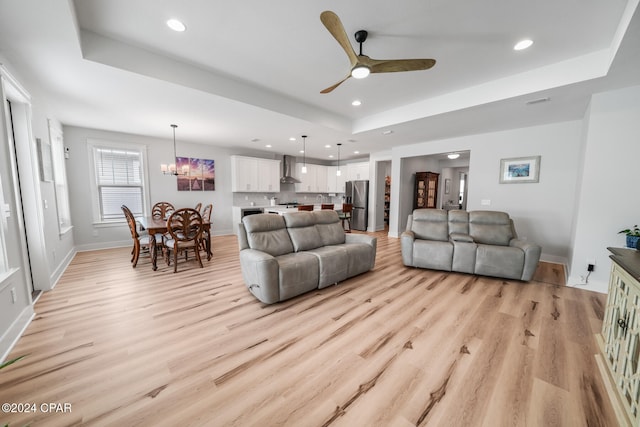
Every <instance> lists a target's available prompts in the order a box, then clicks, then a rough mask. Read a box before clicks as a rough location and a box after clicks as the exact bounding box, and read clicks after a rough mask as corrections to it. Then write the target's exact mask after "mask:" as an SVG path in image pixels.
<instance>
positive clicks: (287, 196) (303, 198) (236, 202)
mask: <svg viewBox="0 0 640 427" xmlns="http://www.w3.org/2000/svg"><path fill="white" fill-rule="evenodd" d="M294 188H295V187H294V184H281V185H280V190H281V191H280V192H279V193H233V206H252V205H251V203H252V202H253V204H254V205H253V206H268V205H269V204H270V203H271V198H272V197H276V198H277V199H278V201H277V203H291V202H298V203H309V204H316V203H334V204H339V203H342V194H339V195H336V196H329V194H327V193H321V194H322V201H321V200H320V197H318V194H315V193H296V192H295V190H294Z"/></svg>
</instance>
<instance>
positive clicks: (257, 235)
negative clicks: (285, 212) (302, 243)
mask: <svg viewBox="0 0 640 427" xmlns="http://www.w3.org/2000/svg"><path fill="white" fill-rule="evenodd" d="M242 224H244V228H245V230H246V233H247V243H248V244H249V247H250V248H251V249H256V250H259V251H262V252H266V253H268V254H269V255H271V256H278V255H283V254H287V253H290V252H293V244H292V243H291V238H290V237H289V233H287V229H286V227H285V223H284V218H282V217H281V216H280V215H272V214H258V215H248V216H245V217H244V218H242Z"/></svg>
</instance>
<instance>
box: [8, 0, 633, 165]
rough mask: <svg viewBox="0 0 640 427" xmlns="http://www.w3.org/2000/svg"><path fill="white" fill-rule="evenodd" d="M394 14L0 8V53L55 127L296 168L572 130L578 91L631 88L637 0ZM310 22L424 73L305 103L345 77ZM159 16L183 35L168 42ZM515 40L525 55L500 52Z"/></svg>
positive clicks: (207, 6) (54, 2)
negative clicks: (270, 156) (338, 26)
mask: <svg viewBox="0 0 640 427" xmlns="http://www.w3.org/2000/svg"><path fill="white" fill-rule="evenodd" d="M398 4H399V3H397V2H389V1H386V0H369V1H364V0H358V1H350V2H345V1H336V0H322V1H321V0H308V1H300V0H280V1H278V2H265V1H263V0H245V1H243V2H232V1H227V2H219V1H218V2H212V1H210V0H190V1H188V2H186V1H178V0H108V1H105V0H76V1H72V0H47V1H42V0H0V55H2V56H4V57H5V58H6V59H7V60H8V61H9V63H10V64H11V65H13V66H14V67H15V68H17V69H18V70H19V71H20V74H21V75H25V76H27V78H28V79H29V81H30V82H32V85H33V84H36V83H34V82H37V85H38V86H39V88H38V89H37V90H38V93H44V94H46V95H47V102H48V105H49V107H50V108H51V109H53V111H55V112H56V115H57V117H56V118H57V119H59V120H60V121H61V122H62V123H64V124H68V125H75V126H83V127H90V128H97V129H106V130H112V131H119V132H127V133H134V134H142V135H149V136H154V137H160V138H167V139H169V138H170V137H171V128H170V127H169V124H171V123H177V124H178V125H179V127H178V130H177V137H178V140H187V141H191V142H197V143H205V144H214V145H220V146H229V147H246V148H251V149H256V150H264V151H273V152H275V153H277V154H293V155H295V154H298V151H299V149H300V148H301V141H300V140H301V139H300V135H302V134H307V135H309V137H308V138H307V156H308V157H315V158H319V159H327V156H328V155H329V154H333V155H335V154H336V147H335V143H337V142H342V143H343V147H342V152H341V156H342V157H343V158H349V157H361V156H362V155H366V154H368V153H370V152H374V151H380V150H384V149H388V148H390V147H392V146H397V145H403V144H410V143H416V142H422V141H429V140H434V139H438V138H446V137H453V136H459V135H465V134H470V133H480V132H488V131H494V130H500V129H508V128H513V127H521V126H531V125H536V124H541V123H548V122H553V121H563V120H573V119H578V118H581V117H582V116H583V114H584V112H585V109H586V107H587V105H588V102H589V97H590V95H591V94H592V93H594V92H598V91H602V90H607V89H612V88H618V87H624V86H628V85H635V84H640V72H637V71H638V70H639V69H640V33H639V32H638V27H640V23H639V22H640V16H639V15H640V12H638V11H637V10H636V9H637V5H638V0H607V1H595V0H589V1H584V0H565V1H561V2H558V1H553V0H543V1H536V2H530V1H521V0H511V1H503V0H502V1H501V0H487V1H483V2H474V1H467V2H463V3H462V4H461V2H452V1H447V0H429V1H425V0H407V1H404V2H402V3H400V5H398ZM323 10H333V11H334V12H336V13H337V15H338V16H339V17H340V18H341V20H342V22H343V24H344V26H345V29H346V32H347V34H348V35H349V36H350V37H351V39H352V42H353V44H354V49H356V51H357V46H356V44H355V40H353V33H354V32H355V31H357V30H359V29H366V30H367V31H369V38H368V40H367V41H366V43H365V44H364V47H363V51H364V52H363V53H364V54H367V55H369V56H371V57H372V58H375V59H398V58H407V59H408V58H434V59H436V60H437V63H436V65H435V67H433V68H432V69H431V70H427V71H413V72H405V73H388V74H375V75H371V76H370V77H368V78H367V79H365V80H355V79H349V80H348V81H347V82H345V83H343V84H342V85H341V86H340V87H338V88H337V89H336V90H334V91H333V92H331V93H329V94H324V95H323V94H320V90H321V89H324V88H326V87H328V86H330V85H332V84H333V83H336V82H337V81H339V80H341V79H342V78H344V77H345V75H346V74H347V73H348V71H349V62H348V59H347V57H346V55H345V53H344V52H343V51H342V49H341V48H340V46H339V45H338V43H337V42H336V41H335V39H333V37H332V36H331V35H330V34H329V32H328V31H327V30H326V29H325V28H324V26H323V25H322V23H321V22H320V18H319V16H320V13H321V12H322V11H323ZM172 17H174V18H179V19H180V20H182V21H183V22H184V23H185V24H186V26H187V31H186V32H184V33H176V32H173V31H171V30H169V29H168V28H167V27H166V25H165V22H166V20H167V19H169V18H172ZM522 38H531V39H533V40H534V45H533V46H532V47H531V48H530V49H528V50H525V51H520V52H516V51H514V50H513V49H512V47H513V45H514V44H515V43H516V42H517V41H519V40H520V39H522ZM545 97H549V98H550V101H549V102H544V103H539V104H533V105H527V104H526V101H529V100H532V99H539V98H545ZM354 99H360V100H362V102H363V104H362V105H361V106H360V107H353V106H351V101H352V100H354ZM385 130H392V131H393V133H391V134H389V135H383V133H382V132H383V131H385ZM289 137H297V138H298V141H297V142H290V141H289ZM255 140H257V141H255ZM266 144H271V145H272V147H271V148H266V147H265V145H266ZM326 144H330V145H331V146H332V147H331V148H329V149H327V148H325V145H326ZM355 150H359V151H360V154H359V155H355V154H353V151H355Z"/></svg>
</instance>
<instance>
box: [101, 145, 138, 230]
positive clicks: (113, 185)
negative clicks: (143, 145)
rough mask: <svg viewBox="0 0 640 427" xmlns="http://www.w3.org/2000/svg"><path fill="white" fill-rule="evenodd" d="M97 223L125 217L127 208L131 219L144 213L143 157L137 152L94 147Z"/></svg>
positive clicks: (134, 150)
mask: <svg viewBox="0 0 640 427" xmlns="http://www.w3.org/2000/svg"><path fill="white" fill-rule="evenodd" d="M94 160H95V170H96V184H97V189H98V200H99V204H100V220H101V221H109V220H119V219H122V218H123V217H124V215H123V213H122V209H121V206H122V205H126V206H127V207H128V208H129V209H130V210H131V212H133V214H134V215H142V214H143V212H144V209H143V206H144V203H143V200H144V180H143V166H142V153H141V151H139V150H136V149H131V150H129V149H117V148H108V147H94Z"/></svg>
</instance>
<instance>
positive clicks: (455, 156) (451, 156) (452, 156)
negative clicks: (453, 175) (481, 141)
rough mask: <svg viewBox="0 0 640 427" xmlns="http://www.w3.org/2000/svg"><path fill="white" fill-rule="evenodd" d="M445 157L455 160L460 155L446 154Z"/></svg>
mask: <svg viewBox="0 0 640 427" xmlns="http://www.w3.org/2000/svg"><path fill="white" fill-rule="evenodd" d="M447 157H448V158H450V159H451V160H453V159H457V158H458V157H460V153H449V154H447Z"/></svg>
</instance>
